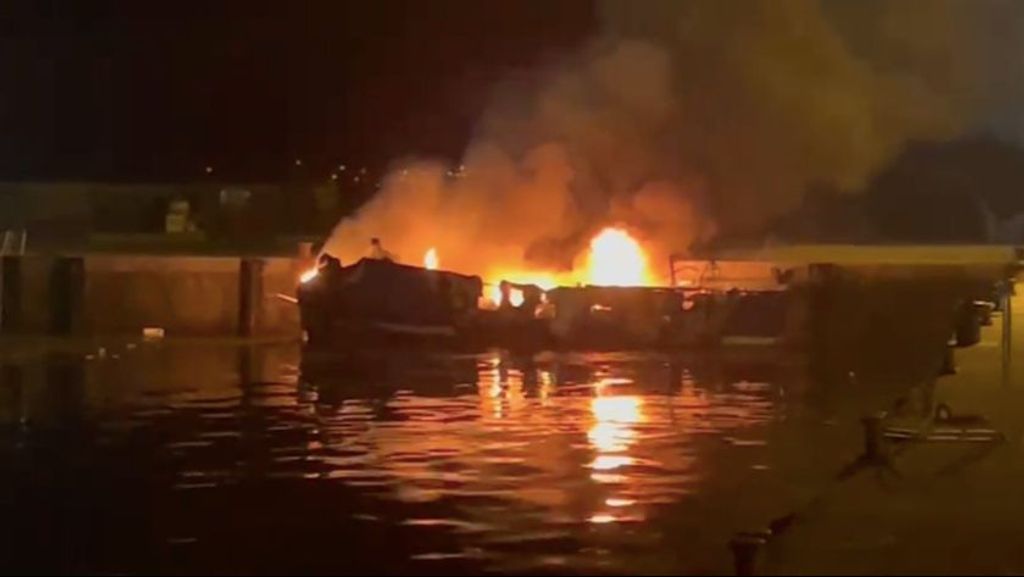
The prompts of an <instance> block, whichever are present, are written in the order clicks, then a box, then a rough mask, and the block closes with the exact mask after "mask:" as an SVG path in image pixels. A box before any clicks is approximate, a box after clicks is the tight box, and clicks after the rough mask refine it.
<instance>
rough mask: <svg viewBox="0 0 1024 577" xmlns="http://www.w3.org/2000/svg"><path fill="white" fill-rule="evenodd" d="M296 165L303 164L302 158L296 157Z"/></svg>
mask: <svg viewBox="0 0 1024 577" xmlns="http://www.w3.org/2000/svg"><path fill="white" fill-rule="evenodd" d="M295 166H302V159H301V158H296V159H295Z"/></svg>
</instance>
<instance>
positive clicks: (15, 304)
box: [0, 256, 22, 334]
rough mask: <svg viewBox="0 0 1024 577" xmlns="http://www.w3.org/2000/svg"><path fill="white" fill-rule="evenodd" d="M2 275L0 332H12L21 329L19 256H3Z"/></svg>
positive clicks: (1, 261) (0, 264) (1, 263)
mask: <svg viewBox="0 0 1024 577" xmlns="http://www.w3.org/2000/svg"><path fill="white" fill-rule="evenodd" d="M0 266H2V267H3V269H2V272H0V276H2V277H3V280H2V283H0V286H2V289H0V292H2V294H0V332H2V333H3V334H12V333H17V332H20V331H21V329H22V294H21V293H22V291H21V286H22V283H21V257H20V256H5V257H3V259H2V260H0Z"/></svg>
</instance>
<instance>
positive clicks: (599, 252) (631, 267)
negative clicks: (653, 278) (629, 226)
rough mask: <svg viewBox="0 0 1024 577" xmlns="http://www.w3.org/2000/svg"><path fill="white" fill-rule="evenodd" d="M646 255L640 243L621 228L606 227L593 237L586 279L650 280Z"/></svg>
mask: <svg viewBox="0 0 1024 577" xmlns="http://www.w3.org/2000/svg"><path fill="white" fill-rule="evenodd" d="M648 276H649V275H648V273H647V256H646V255H645V254H644V250H643V249H642V248H641V247H640V243H638V242H637V241H636V239H634V238H633V237H631V236H630V235H629V233H628V232H626V231H625V230H622V229H620V228H606V229H604V230H602V231H601V232H600V233H599V234H598V235H597V236H595V237H594V238H593V240H591V241H590V255H589V256H588V258H587V270H586V277H587V282H589V283H590V284H594V285H599V286H641V285H646V284H649V281H648Z"/></svg>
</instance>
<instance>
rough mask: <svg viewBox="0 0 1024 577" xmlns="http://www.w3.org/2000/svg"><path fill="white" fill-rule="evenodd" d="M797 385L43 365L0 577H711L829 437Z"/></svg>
mask: <svg viewBox="0 0 1024 577" xmlns="http://www.w3.org/2000/svg"><path fill="white" fill-rule="evenodd" d="M803 375H804V369H803V366H802V364H801V363H800V362H799V360H798V359H795V358H790V357H788V356H787V355H783V354H779V353H777V352H771V351H761V352H756V353H744V354H737V355H729V356H726V355H718V354H716V355H711V354H704V355H694V356H689V357H669V356H661V355H640V354H628V355H627V354H617V355H614V354H605V355H598V354H593V355H540V356H535V357H515V356H509V355H502V354H498V353H494V354H486V355H480V356H463V357H450V356H411V355H399V354H393V355H379V356H366V355H363V356H359V357H352V356H341V355H338V356H334V357H332V356H323V355H321V356H319V357H318V358H309V356H308V355H307V358H306V359H305V361H303V360H302V352H301V351H300V350H299V348H298V347H292V346H276V347H271V346H267V347H257V348H236V347H232V346H227V345H218V346H210V345H207V346H185V345H172V344H161V345H145V344H142V345H138V346H135V347H132V348H125V347H118V348H113V349H111V350H107V351H103V352H102V354H101V353H100V352H98V351H93V352H92V353H90V356H88V357H86V356H83V355H78V354H61V355H56V354H53V355H50V357H48V358H47V359H46V360H45V361H40V362H35V363H22V364H19V365H10V366H7V367H6V368H5V369H4V383H3V385H2V388H0V390H2V398H0V423H2V425H3V429H2V436H0V477H2V480H0V515H2V520H3V523H4V526H5V529H4V532H5V535H4V537H3V538H2V540H0V543H3V547H4V548H5V549H6V551H4V554H3V555H2V556H0V570H3V572H5V573H9V572H12V571H15V570H17V571H29V572H46V571H58V572H76V573H80V572H89V573H96V572H100V573H122V572H133V573H173V572H186V573H199V572H215V573H230V572H258V573H271V572H301V573H320V572H323V573H326V572H331V573H346V572H364V571H368V572H372V573H396V572H415V573H442V572H447V571H456V572H460V571H472V572H479V571H488V572H531V573H585V572H601V573H630V572H657V573H670V572H680V571H711V572H728V571H729V570H730V564H729V563H730V561H729V556H728V553H727V550H726V548H725V543H726V542H727V541H728V539H729V536H730V535H731V534H732V533H733V532H735V531H736V530H739V529H746V528H751V527H756V526H763V524H764V522H765V521H766V520H767V519H768V518H770V516H771V515H774V514H778V513H780V512H784V511H785V510H786V507H788V506H789V500H790V498H791V497H792V495H791V494H790V493H791V492H790V491H789V490H788V489H787V487H790V486H791V485H792V478H791V476H792V475H793V474H795V473H792V471H794V470H799V469H800V467H802V466H803V463H805V462H809V461H814V459H815V457H814V455H813V452H814V449H813V447H811V445H812V441H813V440H814V436H815V435H818V436H827V435H839V433H836V431H837V427H836V423H835V422H834V418H833V416H832V414H833V413H834V410H833V408H831V404H830V403H831V401H830V400H829V399H828V398H825V397H821V396H820V395H816V394H815V393H814V392H813V390H811V389H810V388H809V387H808V385H807V384H806V379H805V377H804V376H803ZM786 427H796V429H794V430H797V431H798V432H797V433H796V434H794V435H792V436H787V434H786V433H784V432H780V431H786V430H789V429H787V428H786ZM847 432H848V431H844V432H842V436H844V437H845V436H846V435H847Z"/></svg>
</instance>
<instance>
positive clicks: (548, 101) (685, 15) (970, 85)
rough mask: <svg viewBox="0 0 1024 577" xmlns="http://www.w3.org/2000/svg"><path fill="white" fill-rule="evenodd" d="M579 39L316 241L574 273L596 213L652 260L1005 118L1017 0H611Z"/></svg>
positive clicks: (1003, 125)
mask: <svg viewBox="0 0 1024 577" xmlns="http://www.w3.org/2000/svg"><path fill="white" fill-rule="evenodd" d="M600 13H601V21H602V30H601V31H600V33H599V34H597V35H595V37H594V39H593V40H592V41H591V42H590V43H589V44H588V45H587V46H584V47H581V48H580V49H579V50H578V52H577V53H576V54H574V55H571V56H569V57H565V58H563V59H562V60H560V61H558V62H555V63H547V64H545V65H544V66H543V67H542V68H541V69H540V70H538V71H537V73H536V74H535V75H534V76H531V77H529V78H522V77H519V78H513V79H509V81H508V82H507V83H506V84H504V85H503V86H501V87H499V89H498V90H497V96H496V98H495V101H494V103H493V104H492V106H491V107H490V109H489V110H488V111H487V112H486V114H485V115H484V117H483V118H482V119H481V120H480V123H479V126H478V131H477V136H476V137H475V138H474V139H473V141H472V143H471V144H470V145H469V147H468V149H467V150H466V153H465V155H464V157H463V159H462V161H461V163H460V164H461V165H462V166H463V167H464V168H463V169H462V170H459V171H458V173H457V174H456V175H455V176H452V175H451V174H450V172H449V171H451V170H453V169H455V168H456V167H453V166H448V165H445V164H444V163H441V162H435V161H429V160H410V161H406V162H401V163H397V164H396V166H395V168H394V169H393V170H392V171H391V173H390V174H389V176H388V177H387V179H386V181H385V183H384V185H383V187H382V189H381V191H380V193H379V194H378V195H376V196H375V197H374V198H373V199H372V200H371V201H370V202H369V203H367V204H366V205H365V206H364V207H363V208H362V209H361V210H360V211H359V212H358V213H357V214H356V215H355V216H354V217H353V218H349V219H345V220H344V221H342V222H341V223H340V224H339V225H338V227H337V228H336V230H335V233H334V234H333V236H332V238H331V239H330V241H329V243H328V245H327V246H326V247H325V248H326V250H328V251H329V252H332V253H334V254H336V255H338V256H340V257H341V258H342V259H343V260H344V261H346V262H350V261H351V260H353V259H355V258H358V257H359V256H361V255H362V254H363V253H364V252H365V248H366V243H367V239H369V238H370V237H373V236H379V237H381V238H383V239H384V240H385V244H386V245H387V247H388V248H389V250H392V251H393V252H395V253H397V254H398V255H399V257H400V258H401V259H402V260H403V261H406V262H413V263H418V262H420V260H421V258H422V255H423V253H424V252H425V251H426V250H427V248H429V247H432V246H436V247H437V248H438V251H439V253H440V255H441V261H442V267H443V268H447V269H453V270H461V271H467V272H475V273H481V274H484V275H489V274H491V273H492V272H495V271H498V270H508V269H513V270H515V269H519V270H522V269H534V270H536V269H544V270H566V269H569V268H571V267H572V265H573V262H574V261H576V262H577V263H578V262H579V259H580V256H581V252H582V251H583V249H584V247H585V246H586V243H587V241H588V239H589V238H590V237H591V236H592V235H593V233H594V232H595V231H597V230H598V229H599V228H601V227H603V226H608V225H620V226H624V227H626V228H627V229H629V230H630V231H631V232H632V233H633V234H634V235H635V236H636V237H637V238H639V239H640V240H641V241H642V242H643V243H644V245H645V247H647V248H648V250H649V252H650V257H651V260H652V263H653V266H655V267H659V268H660V266H661V265H660V264H659V263H663V262H665V261H664V260H663V259H665V258H667V255H668V254H669V253H672V252H685V251H686V250H687V249H688V248H689V247H691V246H692V245H693V244H694V243H695V242H697V241H701V240H704V239H707V238H709V237H710V236H711V235H714V234H736V233H744V232H749V231H751V230H756V229H757V228H758V227H759V226H760V225H762V224H763V223H764V222H765V221H766V220H767V219H769V218H771V217H773V216H776V215H778V214H780V213H781V212H784V211H786V210H789V209H791V208H793V207H794V206H795V205H796V204H797V203H798V202H799V201H800V198H801V196H802V195H803V193H804V192H805V190H806V189H807V188H808V187H809V186H812V185H815V184H819V183H829V184H832V185H834V186H835V187H837V188H839V189H842V190H848V191H856V190H857V189H858V188H859V187H860V186H862V185H863V183H864V182H865V180H866V179H867V178H868V177H870V175H871V174H872V173H873V172H874V171H876V170H877V169H878V168H879V167H880V166H882V165H883V164H884V163H885V162H886V161H888V160H889V159H891V158H892V157H893V156H894V155H896V154H897V153H899V151H900V150H901V149H902V148H903V146H905V144H906V143H907V142H909V141H911V140H940V139H947V138H951V137H954V136H957V135H960V134H962V133H964V132H965V131H974V130H978V129H981V128H986V127H992V126H997V127H998V128H1000V129H1001V130H1005V131H1013V130H1016V129H1017V128H1021V127H1024V123H1021V122H1020V120H1021V118H1022V117H1021V116H1020V115H1018V114H1017V110H1016V102H1017V101H1018V100H1020V97H1021V96H1022V95H1024V94H1022V92H1024V91H1022V90H1021V89H1020V86H1022V85H1024V82H1021V80H1022V75H1024V67H1022V66H1020V64H1021V55H1024V50H1022V48H1024V46H1021V45H1022V44H1024V38H1022V36H1024V35H1022V34H1021V33H1020V32H1021V31H1024V22H1022V15H1024V3H1020V2H1016V1H1014V0H1006V1H1000V0H945V1H944V0H893V1H891V2H882V1H872V0H858V1H847V0H835V1H834V2H829V1H824V0H822V1H815V0H763V1H757V0H742V1H741V0H665V1H658V0H643V1H640V2H635V1H631V0H616V1H610V2H606V3H603V4H602V5H601V11H600Z"/></svg>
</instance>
